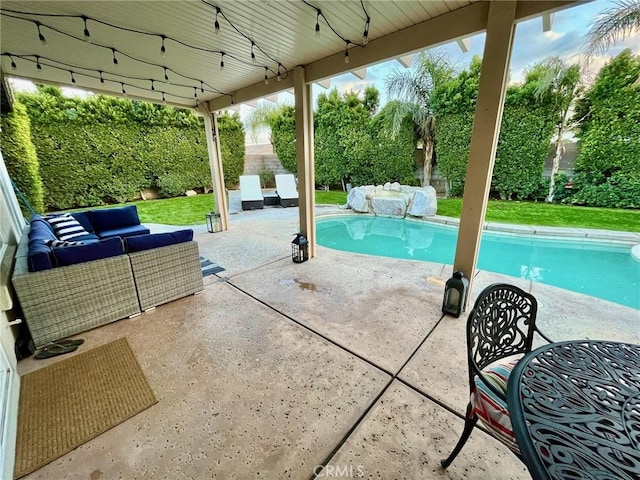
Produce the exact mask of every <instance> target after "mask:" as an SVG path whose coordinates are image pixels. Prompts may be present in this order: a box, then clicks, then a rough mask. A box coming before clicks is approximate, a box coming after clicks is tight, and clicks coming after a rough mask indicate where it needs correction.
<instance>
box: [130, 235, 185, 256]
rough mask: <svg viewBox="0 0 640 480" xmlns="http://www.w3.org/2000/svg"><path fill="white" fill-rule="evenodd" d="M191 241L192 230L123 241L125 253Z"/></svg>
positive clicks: (139, 236)
mask: <svg viewBox="0 0 640 480" xmlns="http://www.w3.org/2000/svg"><path fill="white" fill-rule="evenodd" d="M191 240H193V230H191V229H187V230H177V231H175V232H169V233H153V234H151V235H138V236H135V237H129V238H125V239H124V243H125V249H126V251H127V253H134V252H141V251H143V250H151V249H152V248H159V247H166V246H168V245H174V244H176V243H184V242H190V241H191Z"/></svg>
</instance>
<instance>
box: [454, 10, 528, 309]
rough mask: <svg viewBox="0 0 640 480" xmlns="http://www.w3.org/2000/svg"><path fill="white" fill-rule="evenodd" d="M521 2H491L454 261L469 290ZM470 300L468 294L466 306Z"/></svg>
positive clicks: (480, 234) (489, 184)
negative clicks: (518, 6) (519, 3)
mask: <svg viewBox="0 0 640 480" xmlns="http://www.w3.org/2000/svg"><path fill="white" fill-rule="evenodd" d="M517 3H518V2H516V1H503V2H491V4H490V7H489V16H488V19H487V37H486V40H485V44H484V55H483V60H482V70H481V71H480V85H479V88H478V101H477V102H476V113H475V118H474V121H473V133H472V136H471V148H470V151H469V163H468V165H467V176H466V181H465V186H464V197H463V199H462V215H461V217H460V229H459V231H458V243H457V246H456V256H455V261H454V271H455V270H462V271H463V272H464V274H465V276H466V277H467V278H468V279H469V291H471V287H472V284H473V277H474V275H475V271H476V263H477V260H478V250H479V248H480V238H481V236H482V226H483V222H484V217H485V213H486V210H487V200H488V197H489V189H490V186H491V175H492V173H493V165H494V162H495V155H496V148H497V145H498V135H499V133H500V122H501V121H502V111H503V105H504V97H505V91H506V83H507V74H508V72H509V59H510V57H511V46H512V44H513V31H514V21H515V14H516V6H517ZM469 297H470V296H469V295H467V302H468V301H469Z"/></svg>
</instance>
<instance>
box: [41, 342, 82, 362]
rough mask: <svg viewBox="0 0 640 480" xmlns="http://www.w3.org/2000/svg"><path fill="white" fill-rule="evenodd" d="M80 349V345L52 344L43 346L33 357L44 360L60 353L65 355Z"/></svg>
mask: <svg viewBox="0 0 640 480" xmlns="http://www.w3.org/2000/svg"><path fill="white" fill-rule="evenodd" d="M77 349H78V345H56V344H53V345H50V346H47V347H42V348H41V349H40V351H39V352H38V353H36V354H35V355H34V357H33V358H35V359H37V360H44V359H45V358H51V357H57V356H58V355H64V354H65V353H71V352H75V351H76V350H77Z"/></svg>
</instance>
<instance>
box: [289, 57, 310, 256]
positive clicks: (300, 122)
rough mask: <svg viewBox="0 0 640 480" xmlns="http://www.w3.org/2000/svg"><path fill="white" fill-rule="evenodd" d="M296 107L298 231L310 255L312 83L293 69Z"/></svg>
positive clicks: (299, 69)
mask: <svg viewBox="0 0 640 480" xmlns="http://www.w3.org/2000/svg"><path fill="white" fill-rule="evenodd" d="M293 87H294V95H295V110H296V113H295V115H296V158H297V161H298V197H299V200H298V203H299V206H300V231H301V232H302V233H304V235H305V236H306V237H307V240H309V256H310V257H314V256H315V254H316V221H315V214H314V210H315V204H316V200H315V174H314V158H313V105H312V97H311V85H310V84H307V82H306V80H305V71H304V68H302V67H296V68H295V69H294V71H293Z"/></svg>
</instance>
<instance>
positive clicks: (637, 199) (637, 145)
mask: <svg viewBox="0 0 640 480" xmlns="http://www.w3.org/2000/svg"><path fill="white" fill-rule="evenodd" d="M638 78H640V55H633V54H632V53H631V51H630V50H624V51H623V52H622V53H620V54H619V55H618V56H617V57H616V58H614V59H613V60H612V61H611V62H609V63H608V64H607V65H606V66H604V67H603V68H602V69H601V70H600V73H599V74H598V77H597V79H596V82H595V83H594V85H593V86H592V87H591V89H590V90H589V91H588V92H587V93H586V95H585V98H584V100H583V101H582V102H581V103H580V105H579V107H578V109H577V112H576V117H577V118H579V119H580V118H582V119H583V121H582V124H581V127H580V130H579V132H578V137H579V139H580V141H581V143H580V151H579V153H578V157H577V158H576V164H575V178H574V181H573V195H571V196H570V197H568V198H566V199H565V200H564V201H565V202H570V203H574V204H580V205H589V206H594V207H620V208H640V85H639V84H640V82H638Z"/></svg>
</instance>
